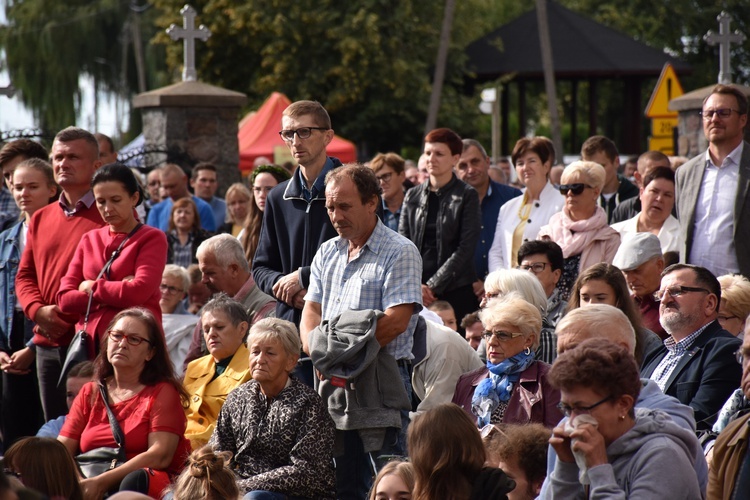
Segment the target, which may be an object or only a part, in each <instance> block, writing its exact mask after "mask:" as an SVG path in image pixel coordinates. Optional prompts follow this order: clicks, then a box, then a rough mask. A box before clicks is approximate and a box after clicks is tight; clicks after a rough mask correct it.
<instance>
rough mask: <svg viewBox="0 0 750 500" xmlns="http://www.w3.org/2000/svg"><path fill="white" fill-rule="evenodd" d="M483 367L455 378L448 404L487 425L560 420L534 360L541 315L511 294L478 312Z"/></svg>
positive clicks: (555, 396) (555, 394)
mask: <svg viewBox="0 0 750 500" xmlns="http://www.w3.org/2000/svg"><path fill="white" fill-rule="evenodd" d="M479 318H480V319H481V320H482V325H483V326H484V330H485V331H484V334H483V337H484V341H485V343H486V345H487V365H486V366H484V367H482V368H479V369H478V370H474V371H471V372H469V373H466V374H464V375H462V376H461V378H459V379H458V383H456V392H455V393H454V394H453V402H454V403H456V404H457V405H459V406H461V407H462V408H463V409H464V410H465V411H466V413H467V414H468V415H470V416H471V417H472V418H474V419H476V423H477V426H478V427H480V428H482V427H484V426H487V425H490V424H498V423H501V422H502V423H514V424H527V423H530V422H536V423H540V424H544V425H545V426H547V427H550V428H551V427H554V426H555V425H556V424H557V423H558V422H559V421H560V419H561V418H562V413H560V410H559V409H558V408H557V403H559V402H560V392H559V391H557V390H556V389H553V388H552V386H551V385H549V383H548V382H547V373H548V372H549V370H550V365H548V364H547V363H544V362H542V361H537V360H536V357H535V353H534V350H535V349H536V346H537V345H538V344H539V333H540V331H541V329H542V315H541V313H540V312H539V309H538V308H537V307H535V306H534V305H532V304H530V303H529V302H527V301H525V300H524V299H523V298H521V296H520V295H518V294H517V293H515V292H511V293H508V294H506V295H505V296H503V297H502V298H497V299H494V300H491V301H490V303H489V304H488V305H487V307H486V308H485V309H483V310H482V311H481V312H480V313H479Z"/></svg>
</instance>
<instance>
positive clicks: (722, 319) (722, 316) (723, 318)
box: [716, 314, 739, 323]
mask: <svg viewBox="0 0 750 500" xmlns="http://www.w3.org/2000/svg"><path fill="white" fill-rule="evenodd" d="M735 318H736V319H739V318H737V316H734V315H726V314H719V316H718V317H717V318H716V319H718V320H719V323H723V322H725V321H729V320H730V319H735Z"/></svg>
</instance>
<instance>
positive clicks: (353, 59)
mask: <svg viewBox="0 0 750 500" xmlns="http://www.w3.org/2000/svg"><path fill="white" fill-rule="evenodd" d="M155 3H156V5H157V6H158V7H159V8H160V9H161V11H162V12H163V13H164V15H163V16H162V17H161V18H160V19H159V24H160V25H161V26H162V27H166V26H168V25H169V24H170V23H172V22H174V23H179V22H180V19H179V14H178V11H179V9H180V7H181V5H182V3H183V0H156V2H155ZM417 5H418V2H415V1H412V0H361V1H357V2H340V1H337V0H271V1H268V0H249V1H247V2H242V3H240V2H236V1H230V0H203V1H200V2H194V4H193V6H194V7H195V8H196V10H197V11H198V13H199V22H200V23H202V24H205V25H206V26H207V27H208V28H209V29H210V30H211V32H212V36H211V38H210V39H209V40H208V41H207V42H206V43H205V44H202V43H201V44H199V47H198V50H197V66H198V68H199V69H198V72H199V77H200V78H201V79H202V80H205V81H208V82H210V83H213V84H216V85H220V86H223V87H226V88H229V89H233V90H238V91H241V92H245V93H246V94H247V95H248V97H249V100H250V105H249V107H250V108H254V107H257V105H258V104H259V103H260V102H262V101H263V100H264V99H265V98H266V97H267V96H268V94H270V93H271V92H272V91H280V92H283V93H285V94H286V95H287V96H288V97H289V98H290V99H292V100H297V99H317V100H319V101H321V102H322V103H324V105H325V106H326V108H327V109H328V111H329V113H331V115H332V117H333V122H334V128H335V129H336V130H337V131H338V132H339V133H341V134H342V135H344V136H347V137H349V138H352V139H354V140H355V141H356V142H358V143H359V145H360V147H364V148H365V149H372V150H376V149H379V148H383V147H389V146H391V145H394V144H399V143H403V142H404V140H406V141H414V140H418V138H419V137H420V136H421V134H422V127H423V121H424V116H425V115H424V113H425V109H426V105H427V100H428V99H429V91H430V67H431V65H432V63H433V60H434V55H435V52H436V49H437V37H438V34H439V29H440V20H441V16H442V12H441V10H440V9H423V8H420V9H417ZM155 41H156V42H157V43H167V44H168V47H167V54H168V61H169V65H170V67H172V68H174V69H175V70H176V71H177V70H178V69H179V67H180V65H181V64H182V46H181V44H176V43H173V42H171V41H169V40H168V39H167V38H166V37H165V36H164V35H158V36H157V37H156V39H155Z"/></svg>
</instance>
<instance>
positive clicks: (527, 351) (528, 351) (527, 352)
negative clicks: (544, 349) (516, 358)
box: [523, 346, 531, 356]
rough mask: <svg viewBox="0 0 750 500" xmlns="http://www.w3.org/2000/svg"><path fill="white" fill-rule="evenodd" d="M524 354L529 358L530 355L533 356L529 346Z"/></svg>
mask: <svg viewBox="0 0 750 500" xmlns="http://www.w3.org/2000/svg"><path fill="white" fill-rule="evenodd" d="M523 353H524V354H525V355H527V356H528V355H529V354H531V349H529V348H528V346H527V347H526V349H524V350H523Z"/></svg>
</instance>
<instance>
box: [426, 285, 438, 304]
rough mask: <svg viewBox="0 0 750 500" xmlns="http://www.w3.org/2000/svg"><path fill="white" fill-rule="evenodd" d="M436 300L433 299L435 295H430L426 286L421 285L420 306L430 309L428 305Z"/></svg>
mask: <svg viewBox="0 0 750 500" xmlns="http://www.w3.org/2000/svg"><path fill="white" fill-rule="evenodd" d="M436 300H437V298H436V297H435V294H434V293H432V289H431V288H430V287H429V286H427V285H422V304H423V305H424V306H425V307H430V305H431V304H432V303H433V302H435V301H436Z"/></svg>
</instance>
